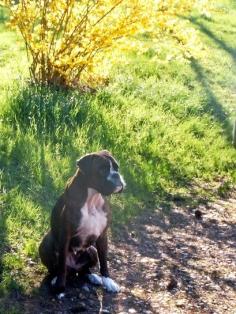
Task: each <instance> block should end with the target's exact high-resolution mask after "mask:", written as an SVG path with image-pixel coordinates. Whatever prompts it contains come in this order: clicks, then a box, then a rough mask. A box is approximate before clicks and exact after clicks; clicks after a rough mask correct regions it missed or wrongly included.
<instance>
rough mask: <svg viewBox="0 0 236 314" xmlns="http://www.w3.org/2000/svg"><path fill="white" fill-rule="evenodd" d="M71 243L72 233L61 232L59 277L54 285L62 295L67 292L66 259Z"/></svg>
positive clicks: (55, 279)
mask: <svg viewBox="0 0 236 314" xmlns="http://www.w3.org/2000/svg"><path fill="white" fill-rule="evenodd" d="M69 243H70V233H69V232H68V230H61V234H60V241H59V250H58V253H59V256H58V269H57V277H56V278H54V280H53V282H52V285H53V290H54V291H55V293H57V294H61V293H63V292H64V291H65V286H66V270H67V269H66V268H67V266H66V257H67V254H68V248H69Z"/></svg>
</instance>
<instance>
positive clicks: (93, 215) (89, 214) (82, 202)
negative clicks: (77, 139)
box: [39, 151, 125, 296]
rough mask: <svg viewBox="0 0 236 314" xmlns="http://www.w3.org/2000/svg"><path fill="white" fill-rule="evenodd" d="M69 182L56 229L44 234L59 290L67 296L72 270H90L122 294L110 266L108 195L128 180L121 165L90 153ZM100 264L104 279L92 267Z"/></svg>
mask: <svg viewBox="0 0 236 314" xmlns="http://www.w3.org/2000/svg"><path fill="white" fill-rule="evenodd" d="M77 166H78V169H77V171H76V173H75V175H74V176H73V177H72V178H71V179H70V180H69V181H68V183H67V185H66V189H65V191H64V193H63V194H62V195H61V196H60V198H59V199H58V201H57V202H56V205H55V207H54V208H53V210H52V214H51V230H50V231H49V232H48V233H47V234H46V235H45V236H44V238H43V240H42V242H41V244H40V246H39V255H40V258H41V261H42V263H43V264H44V265H45V266H46V267H47V269H48V271H49V273H50V274H51V275H53V276H55V278H54V279H53V280H52V285H53V289H54V291H55V292H56V293H58V294H61V296H62V294H63V292H64V290H65V285H66V275H67V272H69V271H70V270H73V271H75V272H83V273H84V272H85V273H86V274H87V276H88V279H89V280H90V282H92V283H93V284H101V285H103V286H104V288H105V289H106V290H107V291H110V292H118V291H119V286H118V285H117V283H116V282H115V281H114V280H112V279H111V278H110V276H109V272H108V266H107V249H108V247H107V228H108V226H109V222H110V218H111V212H110V208H109V205H108V202H107V200H106V198H105V196H108V195H111V194H112V193H119V192H121V191H122V190H123V189H124V187H125V182H124V180H123V178H122V176H121V175H120V174H119V172H118V169H119V167H118V163H117V161H116V160H115V159H114V158H113V157H112V155H111V154H110V153H109V152H108V151H100V152H97V153H91V154H88V155H85V156H84V157H82V158H81V159H79V160H78V161H77ZM98 261H99V264H100V273H101V275H102V277H100V276H98V275H96V274H92V273H91V272H90V268H91V267H93V266H95V265H96V264H97V262H98Z"/></svg>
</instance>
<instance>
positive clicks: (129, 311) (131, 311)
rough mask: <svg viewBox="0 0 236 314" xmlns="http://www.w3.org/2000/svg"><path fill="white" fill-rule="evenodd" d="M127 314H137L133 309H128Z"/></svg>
mask: <svg viewBox="0 0 236 314" xmlns="http://www.w3.org/2000/svg"><path fill="white" fill-rule="evenodd" d="M128 313H131V314H133V313H137V311H136V310H135V309H129V310H128Z"/></svg>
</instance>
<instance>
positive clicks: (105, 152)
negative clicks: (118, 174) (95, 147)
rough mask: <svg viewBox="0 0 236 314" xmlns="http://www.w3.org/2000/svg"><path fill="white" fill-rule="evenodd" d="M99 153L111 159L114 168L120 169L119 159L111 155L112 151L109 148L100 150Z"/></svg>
mask: <svg viewBox="0 0 236 314" xmlns="http://www.w3.org/2000/svg"><path fill="white" fill-rule="evenodd" d="M99 155H101V156H103V157H106V158H108V159H110V161H111V162H112V166H113V169H114V170H115V171H118V169H119V164H118V162H117V160H116V159H115V158H114V157H113V156H112V155H111V153H110V152H109V151H108V150H102V151H100V152H99Z"/></svg>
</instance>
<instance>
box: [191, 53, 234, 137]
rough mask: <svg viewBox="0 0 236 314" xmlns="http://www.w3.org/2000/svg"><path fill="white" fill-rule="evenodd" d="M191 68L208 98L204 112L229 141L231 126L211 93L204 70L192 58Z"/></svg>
mask: <svg viewBox="0 0 236 314" xmlns="http://www.w3.org/2000/svg"><path fill="white" fill-rule="evenodd" d="M191 67H192V69H193V70H194V72H195V73H196V77H197V80H198V81H199V82H200V83H201V85H202V87H203V89H204V91H205V92H206V95H207V98H208V101H207V102H205V103H204V105H203V109H204V112H206V113H209V114H210V115H211V116H212V117H213V118H214V120H216V121H217V122H218V123H220V125H221V126H222V127H223V129H224V130H225V133H226V135H227V138H228V140H231V133H232V126H231V124H230V121H229V116H228V114H227V112H226V111H225V109H224V107H223V105H222V104H221V103H220V102H219V100H218V99H217V97H216V96H215V94H214V93H213V91H212V89H211V87H210V84H209V82H208V78H207V76H206V74H205V71H204V68H203V67H202V66H201V64H200V63H199V62H198V61H197V60H196V59H194V58H192V59H191Z"/></svg>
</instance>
